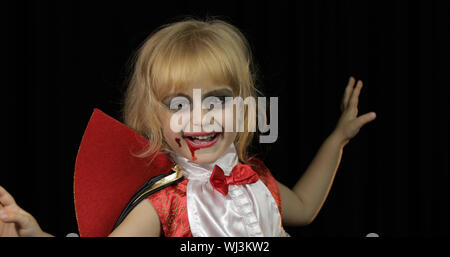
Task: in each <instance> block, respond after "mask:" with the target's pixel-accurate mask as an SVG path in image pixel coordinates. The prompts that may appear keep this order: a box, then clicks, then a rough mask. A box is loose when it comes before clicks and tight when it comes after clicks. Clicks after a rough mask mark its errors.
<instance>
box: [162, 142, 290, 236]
mask: <svg viewBox="0 0 450 257" xmlns="http://www.w3.org/2000/svg"><path fill="white" fill-rule="evenodd" d="M171 157H172V159H173V160H174V162H175V163H177V164H178V165H179V166H180V167H181V168H182V170H183V176H184V177H185V178H187V179H188V184H187V188H186V201H187V203H186V204H187V212H188V218H189V224H190V227H191V232H192V235H193V236H195V237H240V236H242V237H253V236H266V237H279V236H289V235H288V234H287V233H286V232H285V231H284V229H283V227H282V225H281V217H280V212H279V210H278V206H277V204H276V202H275V199H273V197H272V194H271V193H270V191H269V189H268V188H267V187H266V185H265V184H264V183H263V182H262V181H261V180H258V181H257V182H255V183H252V184H246V185H230V186H229V188H228V190H229V191H228V195H226V196H224V195H222V194H221V193H220V192H218V191H216V190H215V189H214V188H213V187H212V185H211V183H210V182H209V177H210V175H211V173H212V170H213V168H214V166H215V165H218V166H219V167H221V168H222V170H223V171H224V173H225V175H227V176H228V175H229V174H230V173H231V170H232V169H233V167H234V166H235V165H236V164H237V163H238V161H239V160H238V157H237V154H236V149H235V146H234V144H231V146H230V148H229V149H228V150H227V151H226V152H225V154H224V155H222V157H220V158H219V159H218V160H217V161H216V162H215V163H211V164H197V163H194V162H192V161H190V160H189V159H187V158H184V157H182V156H179V155H176V154H171Z"/></svg>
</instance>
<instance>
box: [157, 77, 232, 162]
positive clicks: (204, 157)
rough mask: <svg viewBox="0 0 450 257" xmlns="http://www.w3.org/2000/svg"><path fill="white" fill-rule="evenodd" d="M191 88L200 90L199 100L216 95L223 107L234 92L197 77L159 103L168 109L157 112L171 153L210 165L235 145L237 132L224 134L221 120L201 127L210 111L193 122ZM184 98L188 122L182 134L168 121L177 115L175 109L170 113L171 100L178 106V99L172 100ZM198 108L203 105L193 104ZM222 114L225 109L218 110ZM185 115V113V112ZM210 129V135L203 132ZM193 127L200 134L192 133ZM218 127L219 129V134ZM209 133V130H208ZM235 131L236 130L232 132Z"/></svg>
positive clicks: (206, 110)
mask: <svg viewBox="0 0 450 257" xmlns="http://www.w3.org/2000/svg"><path fill="white" fill-rule="evenodd" d="M193 89H201V94H202V97H201V99H204V98H205V97H208V96H215V97H217V99H219V100H221V104H222V106H225V101H224V100H223V99H224V98H225V97H232V96H233V91H232V90H231V88H230V87H229V86H227V85H220V84H216V83H214V82H213V81H212V80H211V79H210V78H209V77H208V76H198V77H197V79H195V80H194V81H192V83H191V84H190V85H188V86H186V87H184V88H183V89H179V90H178V91H176V92H174V93H171V94H169V95H167V96H165V97H164V98H163V100H162V102H163V104H164V105H165V106H166V107H167V108H163V110H161V111H160V112H159V116H160V120H161V124H162V132H163V135H164V140H165V141H166V143H167V145H168V146H169V147H170V148H171V150H172V151H173V152H175V153H176V154H178V155H181V156H183V157H185V158H187V159H190V160H192V161H194V162H196V163H199V164H201V163H212V162H215V161H216V160H217V159H218V158H219V157H220V156H222V155H223V153H224V152H225V151H226V150H227V149H228V147H229V146H230V145H231V144H232V143H233V142H234V140H235V138H236V135H237V133H236V132H224V131H225V126H224V124H225V123H224V119H223V118H222V120H214V121H211V123H210V124H203V126H202V124H201V121H202V120H203V117H204V115H205V114H206V113H207V112H210V111H211V110H208V109H203V108H202V119H200V122H199V121H195V120H194V119H193V113H192V107H193V104H194V103H193V102H192V101H193V100H192V99H194V97H193V92H194V90H193ZM180 96H181V97H185V98H187V99H189V104H190V107H191V108H190V110H186V112H190V113H189V114H190V116H189V115H187V116H189V117H190V122H188V123H186V122H185V124H184V123H182V124H181V127H182V129H181V131H180V132H174V131H173V130H172V129H171V126H170V123H171V122H170V121H171V118H172V116H173V115H174V114H175V113H176V112H179V111H178V110H170V104H171V101H172V100H174V103H175V104H176V103H177V99H174V98H175V97H180ZM196 104H198V106H202V105H201V104H202V103H196ZM219 111H222V115H221V116H222V117H225V115H224V108H223V109H220V110H219ZM186 114H187V113H186ZM207 126H210V128H212V127H214V129H213V131H212V132H206V131H205V128H206V127H207ZM194 127H196V128H198V129H199V130H200V131H201V132H193V131H194ZM218 128H221V131H219V129H218ZM209 130H211V129H209ZM233 131H235V130H233Z"/></svg>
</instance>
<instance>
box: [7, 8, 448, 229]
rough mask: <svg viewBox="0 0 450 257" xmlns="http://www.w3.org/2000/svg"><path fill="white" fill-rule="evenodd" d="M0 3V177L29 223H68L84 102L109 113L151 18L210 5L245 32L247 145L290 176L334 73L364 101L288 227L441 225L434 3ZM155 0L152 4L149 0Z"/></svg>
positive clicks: (298, 169) (338, 92) (334, 84)
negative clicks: (362, 118)
mask: <svg viewBox="0 0 450 257" xmlns="http://www.w3.org/2000/svg"><path fill="white" fill-rule="evenodd" d="M92 2H93V1H86V2H78V1H70V2H69V1H53V2H43V1H35V2H16V1H14V2H13V1H9V2H4V3H2V7H1V8H0V19H1V22H0V24H1V25H0V26H1V32H2V33H1V35H2V36H1V38H2V40H1V43H0V44H1V50H2V54H1V56H2V58H1V62H2V66H3V69H2V70H1V74H2V76H1V81H2V82H1V84H2V87H1V88H2V93H1V95H2V99H1V101H0V107H1V110H2V116H3V118H2V126H1V135H2V144H1V146H2V150H3V151H2V153H3V154H2V155H1V159H0V161H1V164H2V168H1V173H0V184H1V185H2V186H4V187H5V188H6V189H7V190H9V191H10V192H11V193H12V194H13V196H14V197H15V198H16V201H17V202H18V203H19V205H20V206H21V207H22V208H24V209H25V210H27V211H29V212H30V213H32V214H33V215H34V216H35V217H36V219H37V220H38V221H39V223H40V225H41V227H42V228H43V229H44V230H46V231H48V232H49V233H52V234H55V235H57V236H65V235H66V234H67V233H71V232H78V231H77V226H76V219H75V212H74V204H73V171H74V163H75V158H76V154H77V150H78V146H79V143H80V141H81V137H82V134H83V132H84V129H85V127H86V125H87V122H88V120H89V117H90V115H91V113H92V110H93V108H94V107H97V108H100V109H101V110H103V111H105V112H106V113H108V114H110V115H112V116H114V117H116V118H120V117H119V109H120V107H121V102H122V95H123V91H124V89H125V86H126V85H125V81H126V78H127V76H128V74H129V72H130V71H129V68H128V67H129V66H130V59H129V58H130V56H131V55H132V54H133V52H134V51H135V50H136V49H137V47H138V45H139V44H140V43H141V42H142V41H143V40H144V39H145V37H146V36H147V35H148V34H149V33H150V32H151V31H153V30H154V29H155V28H156V27H157V26H160V25H162V24H165V23H168V22H171V21H174V20H176V19H177V18H179V17H182V15H195V16H198V17H204V16H205V15H211V16H213V15H215V16H219V18H223V19H225V20H227V21H229V22H231V23H232V24H234V25H236V26H237V27H238V28H240V29H241V31H242V32H243V33H244V34H245V35H246V36H247V38H248V40H249V41H250V44H251V46H252V48H253V52H254V56H255V59H256V61H257V64H258V66H259V70H260V81H259V84H260V86H261V87H262V90H263V92H264V93H265V94H266V95H267V96H278V97H279V105H280V106H279V107H280V108H279V133H280V134H279V138H278V140H277V142H276V143H274V144H270V145H263V146H260V145H259V146H258V145H255V146H256V148H257V151H258V152H259V153H260V156H261V158H263V159H264V160H265V162H266V164H267V165H268V166H269V167H270V168H271V170H272V173H273V174H274V176H275V177H276V178H277V179H278V180H279V181H281V182H283V183H284V184H286V185H288V186H293V185H294V184H295V182H296V181H297V179H299V178H300V176H301V174H302V173H303V172H304V170H305V169H306V168H307V166H308V164H309V163H310V161H311V160H312V158H313V157H314V155H315V153H316V151H317V150H318V148H319V146H320V144H321V143H322V141H323V140H324V139H325V138H326V137H327V136H328V134H329V133H330V132H331V131H332V129H333V128H334V126H335V124H336V122H337V119H338V118H339V115H340V110H339V104H340V100H341V96H342V94H343V90H344V87H345V84H346V82H347V79H348V76H350V75H353V76H356V77H357V78H358V79H362V80H363V81H364V82H365V86H364V88H363V91H362V93H361V96H360V104H359V110H360V114H363V113H366V112H369V111H375V112H376V113H377V119H376V120H375V121H374V122H372V123H370V124H368V125H367V126H366V127H364V128H363V129H362V130H361V131H360V133H359V134H358V135H357V137H356V138H354V139H353V140H352V141H351V142H350V143H349V144H348V145H347V146H346V147H345V149H344V153H343V158H342V162H341V165H340V167H339V170H338V173H337V176H336V179H335V182H334V184H333V187H332V189H331V191H330V194H329V197H328V199H327V201H326V202H325V204H324V206H323V208H322V210H321V212H320V214H319V215H318V217H317V218H316V220H315V221H314V222H313V223H312V224H311V225H309V226H307V227H300V228H289V227H288V228H287V231H288V232H289V233H291V235H293V236H303V237H312V236H352V237H364V236H365V235H366V234H368V233H371V232H374V233H378V234H379V235H380V236H382V237H401V236H448V230H449V229H448V228H449V227H448V182H449V178H448V173H449V166H448V156H449V152H448V142H449V141H448V96H449V94H448V87H449V80H448V79H449V73H448V71H449V62H448V61H449V52H448V43H449V42H448V37H449V20H448V18H449V6H448V5H449V3H448V1H421V2H410V1H386V2H384V1H371V2H364V1H356V0H355V1H349V0H344V1H291V2H283V1H267V2H266V1H256V2H250V1H221V2H214V3H212V1H196V2H193V1H192V2H191V1H163V2H164V3H163V4H161V3H159V1H158V2H157V1H148V2H146V4H144V2H133V1H125V2H123V3H119V1H109V2H104V3H103V4H100V3H96V4H93V3H92ZM156 3H158V4H156Z"/></svg>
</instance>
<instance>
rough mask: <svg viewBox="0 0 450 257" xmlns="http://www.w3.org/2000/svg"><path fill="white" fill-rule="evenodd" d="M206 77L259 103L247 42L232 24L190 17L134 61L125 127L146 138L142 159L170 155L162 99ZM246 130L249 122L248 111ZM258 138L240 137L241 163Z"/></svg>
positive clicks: (152, 40)
mask: <svg viewBox="0 0 450 257" xmlns="http://www.w3.org/2000/svg"><path fill="white" fill-rule="evenodd" d="M204 72H207V74H208V75H210V77H211V78H212V79H213V80H214V81H215V82H218V83H224V84H225V85H229V86H230V87H231V88H232V90H233V94H234V96H241V97H242V98H244V99H245V98H246V97H249V96H251V97H256V96H257V93H258V90H257V89H256V87H255V80H256V71H255V66H254V63H253V60H252V53H251V49H250V46H249V43H248V41H247V39H246V38H245V36H244V35H243V34H242V33H241V32H240V31H239V30H238V29H237V28H236V27H234V26H233V25H231V24H230V23H228V22H226V21H223V20H220V19H216V18H206V19H205V20H204V21H203V20H200V19H198V18H192V17H187V18H184V20H181V21H177V22H173V23H169V24H166V25H163V26H161V27H159V28H158V29H157V30H156V31H154V32H153V33H151V34H150V35H149V37H148V38H147V39H146V40H145V41H144V42H143V44H142V45H141V47H140V48H139V49H138V51H137V53H136V55H135V56H134V70H133V73H132V75H131V77H130V80H129V84H128V87H127V89H126V92H125V98H124V105H123V110H122V116H123V120H124V123H125V124H126V125H127V126H128V127H130V128H132V129H134V130H136V131H137V132H138V133H140V134H142V135H144V136H145V137H146V138H147V139H148V140H149V141H150V144H149V146H148V147H147V148H146V149H145V151H144V152H142V153H140V154H138V155H137V156H139V157H147V156H150V155H152V154H154V153H156V152H157V151H158V150H168V145H167V144H166V143H165V141H164V137H163V134H162V131H161V121H160V120H159V118H158V110H159V108H161V107H162V98H163V97H164V95H165V94H166V93H168V92H170V91H172V90H174V88H178V87H183V86H184V85H187V84H188V83H189V81H190V80H191V79H192V77H193V76H194V74H202V73H204ZM244 121H245V123H244V124H247V121H248V108H247V106H246V107H245V113H244ZM253 134H254V133H253V132H248V131H247V129H246V130H245V131H244V132H239V133H238V134H237V137H236V139H235V142H234V143H235V146H236V151H237V153H238V156H239V159H240V160H241V161H242V162H247V161H248V160H249V159H250V158H249V153H248V147H249V145H250V143H251V141H252V139H253V136H254V135H253Z"/></svg>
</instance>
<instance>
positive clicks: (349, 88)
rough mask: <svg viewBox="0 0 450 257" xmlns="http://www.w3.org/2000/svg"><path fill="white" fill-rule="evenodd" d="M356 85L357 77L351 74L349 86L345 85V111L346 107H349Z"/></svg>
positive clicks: (343, 106)
mask: <svg viewBox="0 0 450 257" xmlns="http://www.w3.org/2000/svg"><path fill="white" fill-rule="evenodd" d="M354 85H355V78H354V77H353V76H351V77H350V78H349V80H348V83H347V87H345V92H344V96H343V97H342V103H341V111H344V110H345V108H347V105H348V100H349V99H350V96H351V95H352V91H353V86H354Z"/></svg>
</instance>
